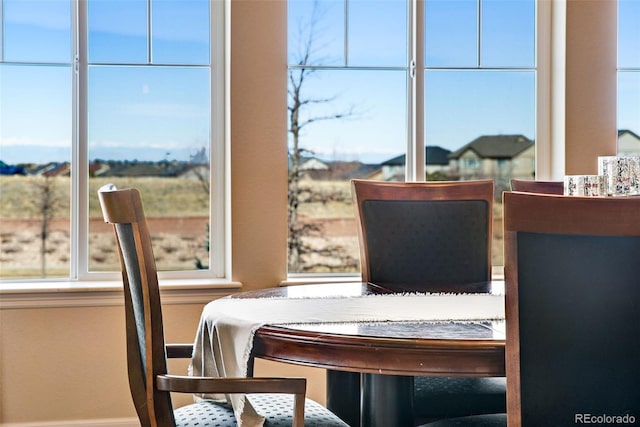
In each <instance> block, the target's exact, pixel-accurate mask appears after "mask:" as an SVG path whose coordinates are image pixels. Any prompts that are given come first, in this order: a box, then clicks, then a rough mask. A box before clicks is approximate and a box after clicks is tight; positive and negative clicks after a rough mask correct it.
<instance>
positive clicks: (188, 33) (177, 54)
mask: <svg viewBox="0 0 640 427" xmlns="http://www.w3.org/2000/svg"><path fill="white" fill-rule="evenodd" d="M151 12H152V15H151V17H152V20H153V29H152V32H151V33H152V36H153V37H152V45H153V52H152V55H153V57H152V62H154V63H160V64H203V65H208V64H209V0H190V1H187V0H159V1H156V0H154V1H153V2H152V5H151Z"/></svg>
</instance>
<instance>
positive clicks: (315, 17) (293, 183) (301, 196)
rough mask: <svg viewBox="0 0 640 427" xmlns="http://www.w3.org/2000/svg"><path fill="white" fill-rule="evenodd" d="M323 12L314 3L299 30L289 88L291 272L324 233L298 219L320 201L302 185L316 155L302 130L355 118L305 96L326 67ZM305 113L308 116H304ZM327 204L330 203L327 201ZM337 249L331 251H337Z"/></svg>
mask: <svg viewBox="0 0 640 427" xmlns="http://www.w3.org/2000/svg"><path fill="white" fill-rule="evenodd" d="M321 20H322V11H321V10H320V8H319V7H318V3H317V2H314V4H313V11H312V14H311V18H310V20H309V22H308V23H306V22H305V23H303V22H301V23H300V27H299V31H298V42H299V52H297V60H296V61H295V65H293V66H290V67H289V76H288V77H289V86H288V112H289V133H290V135H291V147H290V149H289V177H288V185H289V192H288V225H289V234H288V242H287V243H288V249H289V270H290V271H296V272H297V271H300V270H301V258H302V255H303V254H305V253H308V252H311V251H313V249H312V248H310V247H309V246H308V245H306V244H305V243H304V240H303V237H305V236H308V235H310V234H319V233H320V232H321V231H322V230H321V228H320V226H319V225H317V224H310V223H303V222H300V220H299V218H298V212H299V211H298V210H299V207H300V204H301V203H304V202H305V201H310V200H316V201H317V198H318V194H313V190H312V189H311V188H308V187H307V188H303V187H302V185H301V171H300V166H301V161H302V159H303V156H304V155H305V154H313V153H312V152H311V151H309V150H306V149H304V148H303V147H302V146H301V135H302V131H303V130H304V129H305V128H306V127H308V126H310V125H312V124H314V123H318V122H322V121H328V120H340V119H345V118H347V117H350V116H353V115H354V110H353V108H348V109H346V110H345V111H338V112H336V113H332V114H318V115H314V114H313V108H314V106H318V105H326V104H330V103H332V102H333V101H334V100H335V99H336V97H335V96H330V97H315V96H311V95H308V94H307V93H305V91H304V88H305V86H306V83H307V82H308V81H309V80H310V79H311V78H313V77H314V74H315V73H316V71H317V70H318V69H317V68H316V66H317V65H319V64H322V62H323V61H322V58H321V57H320V55H319V52H320V48H321V47H322V46H321V38H320V36H321V32H322V31H321V29H320V28H319V24H320V22H321ZM303 113H308V114H307V115H304V114H303ZM325 202H326V200H325ZM335 249H336V248H333V249H330V250H335Z"/></svg>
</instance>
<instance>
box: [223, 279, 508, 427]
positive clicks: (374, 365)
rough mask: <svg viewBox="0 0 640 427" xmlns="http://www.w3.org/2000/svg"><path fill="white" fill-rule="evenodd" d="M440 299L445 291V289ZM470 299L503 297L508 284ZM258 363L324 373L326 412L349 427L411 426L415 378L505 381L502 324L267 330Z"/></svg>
mask: <svg viewBox="0 0 640 427" xmlns="http://www.w3.org/2000/svg"><path fill="white" fill-rule="evenodd" d="M443 291H446V289H444V290H443ZM466 291H467V292H480V293H490V294H503V293H504V282H502V281H491V282H483V283H477V284H471V285H469V286H468V287H467V288H466ZM394 292H397V290H394V291H392V290H390V289H389V288H386V287H385V286H384V285H376V284H371V283H358V282H347V283H327V284H314V285H293V286H282V287H277V288H269V289H262V290H256V291H249V292H242V293H238V294H235V295H233V296H232V298H274V297H278V298H323V297H333V296H344V297H348V296H363V295H371V294H389V293H394ZM252 355H253V356H254V357H259V358H263V359H268V360H273V361H278V362H285V363H293V364H298V365H304V366H311V367H316V368H323V369H326V370H327V407H328V408H329V409H331V410H332V411H333V412H335V413H336V414H337V415H338V416H340V417H341V418H342V419H344V420H345V421H346V422H347V423H348V424H349V425H350V426H352V427H357V426H366V427H378V426H380V427H389V426H394V427H401V426H413V425H414V424H413V423H414V417H413V406H412V405H413V403H412V401H413V399H412V396H413V377H414V376H436V377H438V376H439V377H456V376H457V377H503V376H505V324H504V320H474V321H456V320H453V321H444V322H443V321H425V322H354V323H344V322H336V323H331V322H328V323H310V324H287V325H277V324H269V325H264V326H262V327H260V328H259V329H258V330H257V331H256V333H255V336H254V343H253V353H252Z"/></svg>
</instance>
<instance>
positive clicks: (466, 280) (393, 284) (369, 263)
mask: <svg viewBox="0 0 640 427" xmlns="http://www.w3.org/2000/svg"><path fill="white" fill-rule="evenodd" d="M352 190H353V196H354V202H355V206H356V217H357V224H358V236H359V242H360V263H361V272H362V279H363V280H364V281H367V282H372V283H375V284H377V285H381V286H384V287H386V288H390V289H393V290H396V291H420V292H482V291H485V290H486V288H485V287H484V286H485V285H486V282H487V281H488V280H490V278H491V244H492V222H493V197H494V194H493V192H494V185H493V181H492V180H478V181H456V182H436V181H432V182H420V183H417V182H414V183H404V182H380V181H368V180H353V181H352ZM413 399H414V414H415V418H416V422H424V421H430V420H434V419H440V418H450V417H460V416H465V415H474V414H486V413H503V412H505V410H506V397H505V379H504V378H449V377H445V378H440V377H416V378H415V379H414V393H413ZM379 404H384V402H379Z"/></svg>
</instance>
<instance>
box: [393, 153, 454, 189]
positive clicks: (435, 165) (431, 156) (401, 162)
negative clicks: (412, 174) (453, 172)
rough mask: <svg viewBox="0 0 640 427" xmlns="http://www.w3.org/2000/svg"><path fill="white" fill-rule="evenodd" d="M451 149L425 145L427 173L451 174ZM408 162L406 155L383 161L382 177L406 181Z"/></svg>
mask: <svg viewBox="0 0 640 427" xmlns="http://www.w3.org/2000/svg"><path fill="white" fill-rule="evenodd" d="M450 153H451V151H450V150H447V149H445V148H442V147H438V146H435V145H427V146H426V147H425V163H426V164H425V172H426V173H427V175H431V174H434V173H438V172H440V173H442V174H443V175H445V176H446V175H449V157H448V156H449V154H450ZM406 162H407V157H406V155H404V154H402V155H400V156H397V157H394V158H392V159H389V160H387V161H385V162H382V179H383V180H384V181H404V178H405V172H404V167H405V164H406Z"/></svg>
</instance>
